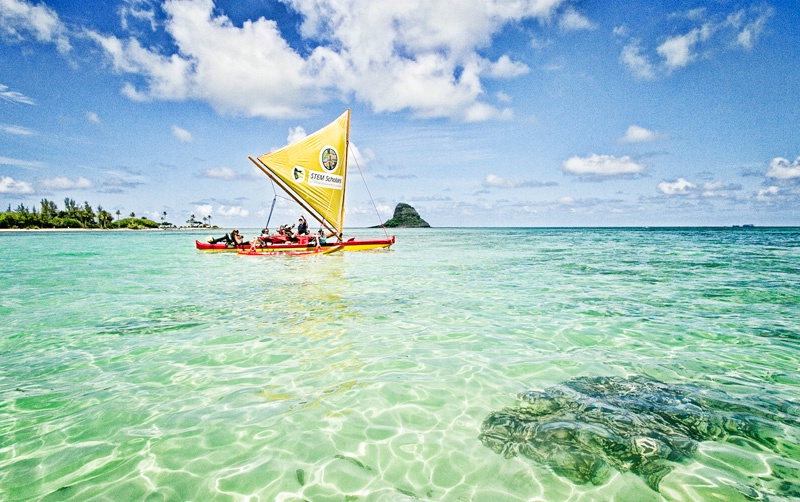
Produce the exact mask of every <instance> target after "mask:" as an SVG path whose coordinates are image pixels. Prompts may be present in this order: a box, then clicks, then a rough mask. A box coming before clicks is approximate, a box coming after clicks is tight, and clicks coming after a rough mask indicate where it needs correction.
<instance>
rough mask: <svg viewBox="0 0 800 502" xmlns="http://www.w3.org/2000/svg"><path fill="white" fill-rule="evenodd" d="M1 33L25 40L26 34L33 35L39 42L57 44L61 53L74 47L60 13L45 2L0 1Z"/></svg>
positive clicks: (9, 37) (7, 36)
mask: <svg viewBox="0 0 800 502" xmlns="http://www.w3.org/2000/svg"><path fill="white" fill-rule="evenodd" d="M0 34H2V35H3V36H5V37H6V38H8V39H11V40H24V39H25V37H26V35H32V36H33V37H34V38H35V39H36V40H37V41H38V42H44V43H52V44H55V46H56V47H57V48H58V50H59V52H61V53H67V52H69V51H70V49H71V48H72V46H71V45H70V43H69V38H68V37H67V28H66V27H65V26H64V24H63V23H62V22H61V20H60V19H59V17H58V14H57V13H56V12H55V11H54V10H52V9H50V8H49V7H47V6H46V5H44V3H41V4H39V5H32V4H29V3H27V2H23V1H20V0H3V1H2V2H0Z"/></svg>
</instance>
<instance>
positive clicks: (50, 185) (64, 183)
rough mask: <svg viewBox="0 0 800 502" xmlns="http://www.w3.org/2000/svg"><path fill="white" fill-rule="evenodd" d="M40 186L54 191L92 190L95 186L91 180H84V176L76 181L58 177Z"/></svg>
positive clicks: (47, 180) (41, 183) (42, 182)
mask: <svg viewBox="0 0 800 502" xmlns="http://www.w3.org/2000/svg"><path fill="white" fill-rule="evenodd" d="M40 185H41V187H42V188H43V189H45V190H54V191H59V190H73V189H83V188H92V187H93V186H94V184H93V183H92V182H91V180H89V179H87V178H84V177H83V176H81V177H79V178H78V179H76V180H71V179H69V178H67V177H66V176H57V177H55V178H49V179H45V180H42V181H41V182H40Z"/></svg>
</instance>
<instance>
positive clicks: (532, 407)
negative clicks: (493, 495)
mask: <svg viewBox="0 0 800 502" xmlns="http://www.w3.org/2000/svg"><path fill="white" fill-rule="evenodd" d="M519 398H520V399H521V401H522V404H521V405H520V406H517V407H513V408H505V409H503V410H500V411H496V412H493V413H491V414H490V415H489V416H488V417H487V418H486V420H484V422H483V424H482V425H481V434H480V440H481V441H482V442H483V444H484V446H486V447H488V448H489V449H491V450H492V451H494V452H495V453H498V454H500V455H503V456H505V457H506V458H509V457H513V456H516V455H521V456H523V457H526V458H529V459H531V460H533V461H535V462H537V463H540V464H543V465H546V466H548V467H549V468H551V469H552V470H553V472H555V473H556V474H558V475H560V476H563V477H566V478H568V479H570V480H572V481H573V482H575V483H579V484H583V483H592V484H594V485H599V484H603V483H605V482H606V481H607V480H608V479H609V478H610V477H611V474H612V473H613V470H612V469H616V470H618V471H621V472H625V471H631V472H633V473H635V474H637V475H639V476H640V477H642V479H644V481H645V482H646V483H647V484H648V486H650V488H652V489H653V490H656V491H658V487H659V484H660V482H661V480H662V479H663V478H664V476H666V475H667V474H669V473H670V472H671V471H672V469H673V466H674V462H682V461H685V460H687V459H688V458H689V457H690V456H691V455H692V454H693V453H694V452H695V450H696V449H697V442H698V441H709V440H718V439H723V438H727V437H729V436H735V437H746V438H749V439H750V440H752V441H754V442H756V443H758V444H759V445H762V446H765V447H767V448H770V449H772V450H773V451H774V450H776V447H777V442H776V439H775V438H776V437H780V433H781V430H780V427H779V426H778V424H777V423H776V421H778V422H785V423H790V422H791V423H793V424H796V421H795V420H794V419H793V418H792V417H791V415H787V414H784V413H782V412H781V411H780V410H779V411H778V412H768V411H766V410H765V409H763V408H759V407H758V406H757V405H753V406H749V405H742V404H738V403H735V402H734V400H733V399H732V398H731V397H730V396H728V395H727V394H725V393H723V392H720V391H716V392H714V391H709V390H703V389H700V388H697V387H694V386H688V385H667V384H665V383H663V382H659V381H657V380H652V379H650V378H647V377H643V376H632V377H629V378H620V377H580V378H574V379H572V380H569V381H567V382H565V383H563V384H561V385H557V386H554V387H551V388H549V389H546V390H545V391H544V392H537V391H528V392H524V393H522V394H520V395H519ZM778 449H780V448H778Z"/></svg>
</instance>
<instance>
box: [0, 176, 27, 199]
mask: <svg viewBox="0 0 800 502" xmlns="http://www.w3.org/2000/svg"><path fill="white" fill-rule="evenodd" d="M33 192H34V190H33V186H31V184H30V183H28V182H27V181H17V180H15V179H14V178H10V177H8V176H0V193H7V194H13V195H24V194H29V193H33Z"/></svg>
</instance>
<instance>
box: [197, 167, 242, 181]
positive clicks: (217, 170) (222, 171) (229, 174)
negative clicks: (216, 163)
mask: <svg viewBox="0 0 800 502" xmlns="http://www.w3.org/2000/svg"><path fill="white" fill-rule="evenodd" d="M203 177H205V178H213V179H220V180H232V179H236V178H237V177H238V175H237V174H236V171H234V170H233V169H231V168H230V167H212V168H209V169H206V170H205V171H203Z"/></svg>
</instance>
